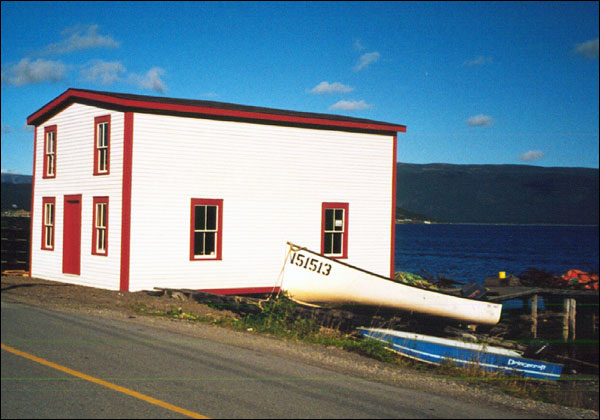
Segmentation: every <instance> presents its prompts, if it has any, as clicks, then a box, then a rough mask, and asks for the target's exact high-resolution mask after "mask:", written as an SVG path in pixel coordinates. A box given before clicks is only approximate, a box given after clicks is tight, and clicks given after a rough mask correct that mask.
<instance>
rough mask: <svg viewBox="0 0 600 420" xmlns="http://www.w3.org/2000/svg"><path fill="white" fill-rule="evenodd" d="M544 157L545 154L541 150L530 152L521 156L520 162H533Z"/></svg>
mask: <svg viewBox="0 0 600 420" xmlns="http://www.w3.org/2000/svg"><path fill="white" fill-rule="evenodd" d="M544 156H545V154H544V152H542V151H541V150H530V151H528V152H525V153H523V154H522V155H521V156H519V160H521V161H523V162H533V161H535V160H540V159H542V158H543V157H544Z"/></svg>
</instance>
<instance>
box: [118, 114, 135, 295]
mask: <svg viewBox="0 0 600 420" xmlns="http://www.w3.org/2000/svg"><path fill="white" fill-rule="evenodd" d="M132 159H133V112H126V113H125V123H124V128H123V186H122V188H121V190H122V202H121V206H122V207H121V271H120V280H119V290H121V291H123V292H128V291H129V258H130V247H131V175H132Z"/></svg>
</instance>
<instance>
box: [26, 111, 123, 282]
mask: <svg viewBox="0 0 600 420" xmlns="http://www.w3.org/2000/svg"><path fill="white" fill-rule="evenodd" d="M108 114H110V115H111V128H110V129H111V132H110V174H109V175H102V176H93V164H94V117H97V116H101V115H108ZM123 121H124V120H123V114H122V113H120V112H112V111H107V110H105V109H101V108H96V107H92V106H87V105H81V104H73V105H70V106H69V107H67V108H66V109H64V110H63V111H61V112H59V113H58V114H57V115H55V116H54V117H52V118H51V119H49V120H48V121H46V122H45V123H44V124H43V125H41V126H39V127H36V130H37V144H36V162H35V191H34V194H35V197H34V200H33V201H34V204H33V219H32V223H33V231H32V238H31V240H32V267H31V275H32V277H39V278H44V279H48V280H55V281H62V282H67V283H74V284H80V285H84V286H92V287H99V288H105V289H114V290H116V289H118V288H119V272H120V261H121V200H122V197H121V188H122V177H123V165H122V162H123ZM54 124H56V126H57V148H56V156H57V159H56V161H57V165H56V178H53V179H44V178H43V177H42V171H43V164H44V127H47V126H49V125H54ZM70 194H81V195H82V203H81V274H80V275H79V276H76V275H70V274H63V273H62V247H63V209H64V196H65V195H70ZM94 196H108V197H109V207H108V216H109V219H108V256H99V255H92V251H91V246H92V218H93V201H92V200H93V197H94ZM42 197H56V212H55V233H54V250H53V251H47V250H41V249H40V248H41V227H42Z"/></svg>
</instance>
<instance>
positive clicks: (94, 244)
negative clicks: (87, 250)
mask: <svg viewBox="0 0 600 420" xmlns="http://www.w3.org/2000/svg"><path fill="white" fill-rule="evenodd" d="M93 203H94V204H93V205H94V209H93V210H92V212H93V217H92V255H101V256H104V257H106V256H108V197H94V199H93ZM97 204H106V212H105V214H104V223H105V229H104V230H105V235H106V236H105V237H104V251H103V252H102V251H98V242H97V239H98V229H96V221H97V217H98V214H97V212H96V210H97V206H96V205H97Z"/></svg>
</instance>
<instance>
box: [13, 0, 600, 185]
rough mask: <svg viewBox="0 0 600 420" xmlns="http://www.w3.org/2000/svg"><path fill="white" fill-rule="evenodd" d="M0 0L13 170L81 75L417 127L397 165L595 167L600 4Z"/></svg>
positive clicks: (19, 169) (27, 167) (145, 88)
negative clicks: (38, 126) (37, 123)
mask: <svg viewBox="0 0 600 420" xmlns="http://www.w3.org/2000/svg"><path fill="white" fill-rule="evenodd" d="M1 7H2V39H1V50H2V91H1V92H2V95H1V96H2V101H1V106H2V154H1V160H2V171H3V172H12V173H21V174H31V169H32V157H33V132H32V130H31V128H28V127H26V118H27V116H28V115H30V114H31V113H33V112H34V111H36V110H38V109H39V108H40V107H42V106H43V105H45V104H46V103H47V102H49V101H50V100H52V99H54V98H55V97H57V96H58V95H60V94H61V93H63V92H64V91H65V90H66V89H68V88H70V87H73V88H84V89H95V90H106V91H113V92H126V93H135V94H146V95H158V96H168V97H177V98H189V99H205V100H214V101H222V102H231V103H236V104H243V105H253V106H263V107H272V108H280V109H289V110H296V111H306V112H319V113H331V114H340V115H349V116H354V117H359V118H368V119H374V120H379V121H385V122H390V123H398V124H404V125H406V126H407V132H406V133H404V134H400V135H399V138H398V161H399V162H407V163H418V164H423V163H452V164H530V165H539V166H563V167H575V166H578V167H591V168H598V156H599V151H598V143H599V134H598V126H599V121H598V120H599V114H598V106H599V98H598V92H599V87H598V79H599V75H598V68H599V66H598V2H582V3H579V2H562V3H561V2H548V3H544V2H531V3H530V2H524V3H521V2H517V3H510V2H500V3H494V2H481V3H479V2H474V3H465V2H448V3H444V2H441V3H437V2H435V3H434V2H425V3H418V2H415V3H413V2H399V3H395V2H382V3H378V2H365V3H358V2H350V3H345V2H334V3H326V2H315V3H311V2H308V3H304V2H291V3H264V2H260V3H251V2H243V3H235V2H225V3H217V2H208V3H202V2H199V3H196V2H184V3H178V2H164V3H162V2H151V3H144V2H132V3H128V2H115V3H103V2H66V3H63V2H41V3H36V2H11V1H2V3H1Z"/></svg>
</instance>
